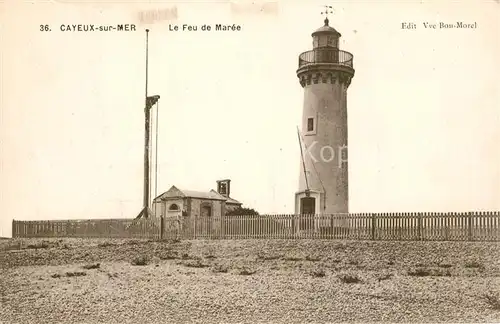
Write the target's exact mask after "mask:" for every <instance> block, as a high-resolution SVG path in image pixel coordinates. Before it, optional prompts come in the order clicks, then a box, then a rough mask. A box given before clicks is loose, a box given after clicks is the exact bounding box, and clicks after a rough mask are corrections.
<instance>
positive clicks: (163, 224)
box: [160, 215, 165, 240]
mask: <svg viewBox="0 0 500 324" xmlns="http://www.w3.org/2000/svg"><path fill="white" fill-rule="evenodd" d="M164 231H165V219H164V218H163V215H160V240H163V232H164Z"/></svg>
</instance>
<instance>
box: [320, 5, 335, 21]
mask: <svg viewBox="0 0 500 324" xmlns="http://www.w3.org/2000/svg"><path fill="white" fill-rule="evenodd" d="M332 13H333V7H332V6H325V11H322V12H321V14H322V15H325V16H326V18H327V19H328V14H332Z"/></svg>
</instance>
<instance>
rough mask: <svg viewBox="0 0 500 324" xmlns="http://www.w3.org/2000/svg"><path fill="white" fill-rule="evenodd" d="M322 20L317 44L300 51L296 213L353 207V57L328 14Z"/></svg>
mask: <svg viewBox="0 0 500 324" xmlns="http://www.w3.org/2000/svg"><path fill="white" fill-rule="evenodd" d="M324 23H325V25H324V26H323V27H321V28H319V29H318V30H316V31H315V32H314V33H313V34H312V38H313V49H312V50H310V51H307V52H304V53H302V54H300V56H299V68H298V70H297V76H298V78H299V81H300V85H301V86H302V87H303V88H304V107H303V115H302V129H301V132H300V139H301V145H302V149H303V151H302V156H301V161H300V162H301V163H300V180H299V190H298V192H297V193H296V194H295V213H296V214H334V213H348V212H349V197H348V170H347V169H348V168H347V165H348V164H347V88H348V87H349V85H350V83H351V79H352V77H353V76H354V68H353V56H352V54H351V53H348V52H345V51H342V50H340V49H339V40H340V36H341V35H340V33H339V32H337V31H336V30H335V29H334V28H332V27H331V26H329V21H328V18H326V19H325V21H324Z"/></svg>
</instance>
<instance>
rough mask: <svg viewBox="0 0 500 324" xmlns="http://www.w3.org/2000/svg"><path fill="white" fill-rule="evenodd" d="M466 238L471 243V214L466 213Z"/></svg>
mask: <svg viewBox="0 0 500 324" xmlns="http://www.w3.org/2000/svg"><path fill="white" fill-rule="evenodd" d="M467 236H468V240H469V241H472V212H468V213H467Z"/></svg>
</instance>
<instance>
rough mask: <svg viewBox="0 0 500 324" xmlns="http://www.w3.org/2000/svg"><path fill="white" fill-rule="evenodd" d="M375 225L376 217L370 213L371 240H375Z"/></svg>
mask: <svg viewBox="0 0 500 324" xmlns="http://www.w3.org/2000/svg"><path fill="white" fill-rule="evenodd" d="M376 226H377V219H376V216H375V214H372V240H376Z"/></svg>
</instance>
